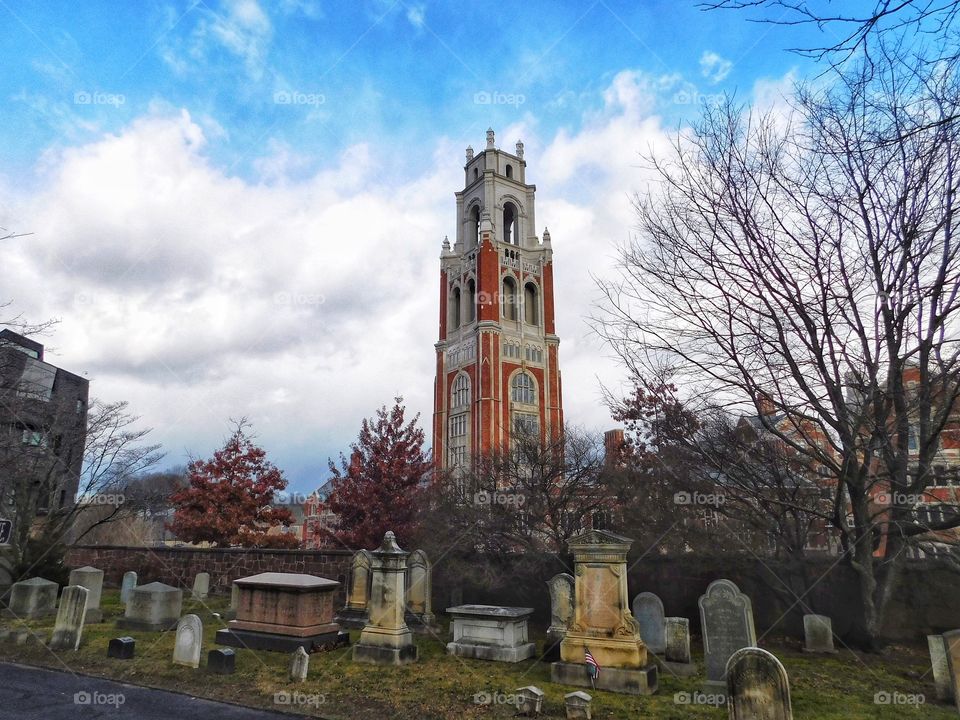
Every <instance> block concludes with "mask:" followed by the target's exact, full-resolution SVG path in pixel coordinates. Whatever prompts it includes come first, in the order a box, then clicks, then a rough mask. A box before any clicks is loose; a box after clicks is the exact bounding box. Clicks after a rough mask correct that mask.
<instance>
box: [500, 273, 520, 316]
mask: <svg viewBox="0 0 960 720" xmlns="http://www.w3.org/2000/svg"><path fill="white" fill-rule="evenodd" d="M502 305H503V317H504V319H506V320H516V319H517V283H516V281H515V280H514V279H513V278H512V277H505V278H504V279H503V298H502Z"/></svg>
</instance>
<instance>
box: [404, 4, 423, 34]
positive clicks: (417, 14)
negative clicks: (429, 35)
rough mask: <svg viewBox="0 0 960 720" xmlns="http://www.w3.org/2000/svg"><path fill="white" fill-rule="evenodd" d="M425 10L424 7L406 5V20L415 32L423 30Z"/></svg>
mask: <svg viewBox="0 0 960 720" xmlns="http://www.w3.org/2000/svg"><path fill="white" fill-rule="evenodd" d="M426 16H427V8H426V6H424V5H407V20H408V21H409V22H410V24H411V25H413V26H414V27H415V28H417V30H420V29H422V28H423V26H424V24H425V23H426Z"/></svg>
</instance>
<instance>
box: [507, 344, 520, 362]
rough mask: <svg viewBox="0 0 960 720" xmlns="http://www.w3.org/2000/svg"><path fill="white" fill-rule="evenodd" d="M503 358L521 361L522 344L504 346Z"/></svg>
mask: <svg viewBox="0 0 960 720" xmlns="http://www.w3.org/2000/svg"><path fill="white" fill-rule="evenodd" d="M503 356H504V357H508V358H516V359H517V360H519V359H520V343H515V342H507V343H504V345H503Z"/></svg>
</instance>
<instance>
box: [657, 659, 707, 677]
mask: <svg viewBox="0 0 960 720" xmlns="http://www.w3.org/2000/svg"><path fill="white" fill-rule="evenodd" d="M653 660H654V662H656V663H657V665H658V666H659V667H660V668H661V670H662V673H663V674H664V675H670V676H674V677H682V678H688V677H695V676H696V674H697V664H696V663H692V662H691V663H682V662H672V661H670V660H664V659H663V658H662V657H660V656H659V655H654V656H653Z"/></svg>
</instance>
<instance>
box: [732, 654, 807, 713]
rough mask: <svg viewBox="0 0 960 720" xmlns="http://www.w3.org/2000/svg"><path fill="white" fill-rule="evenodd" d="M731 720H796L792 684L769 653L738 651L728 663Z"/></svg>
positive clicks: (781, 667) (780, 665)
mask: <svg viewBox="0 0 960 720" xmlns="http://www.w3.org/2000/svg"><path fill="white" fill-rule="evenodd" d="M726 675H727V707H728V709H729V712H730V720H793V710H792V709H791V707H790V681H789V680H788V679H787V671H786V670H784V668H783V665H782V664H781V663H780V661H779V660H777V658H776V657H774V656H773V655H772V654H771V653H769V652H767V651H766V650H761V649H760V648H758V647H748V648H742V649H740V650H737V651H736V652H735V653H734V654H733V655H731V656H730V661H729V662H728V663H727V668H726Z"/></svg>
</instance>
